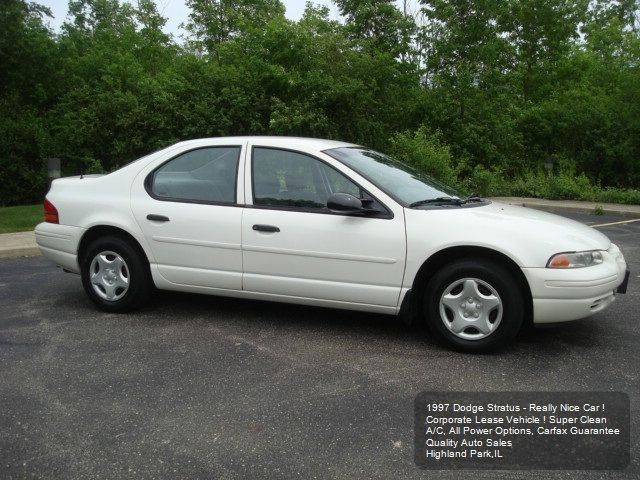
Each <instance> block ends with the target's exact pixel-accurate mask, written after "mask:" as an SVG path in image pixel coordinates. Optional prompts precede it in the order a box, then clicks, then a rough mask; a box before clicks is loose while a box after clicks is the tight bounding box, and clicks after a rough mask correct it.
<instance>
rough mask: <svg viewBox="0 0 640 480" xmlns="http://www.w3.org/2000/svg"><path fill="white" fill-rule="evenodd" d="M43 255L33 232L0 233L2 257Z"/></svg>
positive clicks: (0, 253) (0, 256)
mask: <svg viewBox="0 0 640 480" xmlns="http://www.w3.org/2000/svg"><path fill="white" fill-rule="evenodd" d="M38 255H41V253H40V249H39V248H38V245H37V244H36V236H35V234H34V233H33V232H17V233H2V234H0V258H16V257H35V256H38Z"/></svg>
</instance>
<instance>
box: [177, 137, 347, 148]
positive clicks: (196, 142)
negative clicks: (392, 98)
mask: <svg viewBox="0 0 640 480" xmlns="http://www.w3.org/2000/svg"><path fill="white" fill-rule="evenodd" d="M247 141H250V142H251V143H253V144H254V145H263V146H265V147H281V148H291V149H296V148H302V149H310V150H316V151H320V150H327V149H329V148H339V147H355V146H357V145H355V144H353V143H348V142H341V141H339V140H326V139H322V138H307V137H284V136H242V137H240V136H237V137H210V138H198V139H193V140H186V141H184V142H179V143H178V144H176V145H180V146H189V145H193V146H200V145H205V144H206V145H224V144H226V145H229V144H243V143H245V142H247Z"/></svg>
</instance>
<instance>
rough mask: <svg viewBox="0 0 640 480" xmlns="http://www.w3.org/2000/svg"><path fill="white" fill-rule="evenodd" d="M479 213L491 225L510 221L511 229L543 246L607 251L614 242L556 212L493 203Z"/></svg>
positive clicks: (479, 209)
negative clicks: (541, 242)
mask: <svg viewBox="0 0 640 480" xmlns="http://www.w3.org/2000/svg"><path fill="white" fill-rule="evenodd" d="M477 213H478V214H479V215H481V216H482V217H484V218H485V219H486V220H487V221H489V222H491V223H504V222H508V223H509V225H510V227H511V229H513V230H515V231H517V232H520V234H524V235H526V236H527V237H528V238H531V237H534V238H538V239H540V240H541V241H543V242H544V243H548V244H549V245H552V246H555V247H557V246H558V245H564V246H565V247H568V248H570V249H575V250H576V251H579V250H607V249H608V248H609V246H610V245H611V241H610V240H609V239H608V238H607V237H606V235H604V234H602V233H601V232H599V231H598V230H595V229H594V228H592V227H589V226H587V225H584V224H583V223H580V222H577V221H575V220H571V219H570V218H567V217H562V216H560V215H555V214H553V213H548V212H542V211H540V210H534V209H532V208H526V207H519V206H516V205H507V204H504V203H499V202H493V203H491V204H489V205H487V206H486V207H480V208H478V209H477Z"/></svg>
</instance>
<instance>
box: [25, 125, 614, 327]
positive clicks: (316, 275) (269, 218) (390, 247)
mask: <svg viewBox="0 0 640 480" xmlns="http://www.w3.org/2000/svg"><path fill="white" fill-rule="evenodd" d="M221 145H227V146H228V145H240V146H241V148H242V150H241V153H240V164H239V168H238V176H237V185H236V203H237V205H234V206H228V205H207V204H198V203H182V202H169V201H164V200H156V199H154V198H152V197H151V196H150V195H149V194H148V193H147V191H146V190H145V187H144V181H145V178H146V177H147V175H148V174H149V173H150V172H152V171H153V170H154V169H155V168H156V167H158V166H159V165H161V164H163V163H164V162H165V161H167V160H169V159H171V158H173V157H174V156H176V155H178V154H180V153H183V152H186V151H188V150H191V149H194V148H198V147H204V146H221ZM253 146H265V147H269V146H271V147H281V148H287V149H292V150H296V151H299V152H302V153H307V154H310V155H313V156H315V157H317V158H320V159H321V160H323V161H324V162H326V163H327V164H329V165H331V166H333V167H334V168H336V169H337V170H339V171H341V172H343V173H344V174H346V175H347V176H348V177H349V178H350V179H352V180H353V181H354V182H356V183H357V184H359V185H360V186H362V187H363V188H365V189H366V190H367V191H369V192H370V193H371V194H372V195H373V196H375V197H376V198H377V199H378V200H379V201H380V202H382V203H383V204H384V205H385V206H386V207H387V208H388V209H389V210H390V212H391V213H392V218H370V217H355V216H343V215H327V214H319V213H308V212H302V211H283V210H273V209H266V208H252V207H254V206H253V205H252V198H253V195H252V182H251V154H250V152H251V148H252V147H253ZM344 146H352V145H351V144H347V143H343V142H335V141H328V140H318V139H304V138H290V137H227V138H211V139H200V140H191V141H187V142H181V143H178V144H176V145H173V146H171V147H168V148H166V149H164V150H161V151H159V152H156V153H153V154H151V155H148V156H146V157H143V158H141V159H139V160H138V161H136V162H133V163H131V164H129V165H127V166H125V167H123V168H121V169H120V170H117V171H115V172H113V173H111V174H108V175H104V176H92V175H86V176H84V177H68V178H63V179H59V180H55V181H54V182H53V184H52V187H51V190H50V191H49V193H48V194H47V198H48V199H49V200H50V201H51V202H52V203H53V204H54V205H55V206H56V208H57V210H58V212H59V219H60V224H51V223H41V224H39V225H38V226H37V227H36V232H35V233H36V241H37V243H38V245H39V246H40V249H41V250H42V253H43V255H45V256H46V257H47V258H49V259H51V260H52V261H53V262H55V263H56V264H58V265H60V266H61V267H63V268H64V269H66V270H68V271H71V272H76V273H79V265H78V248H79V245H80V241H81V239H82V237H83V235H84V234H85V233H86V232H87V231H88V230H89V229H91V228H92V227H96V226H100V225H106V226H113V227H117V228H119V229H122V230H124V231H126V232H127V233H129V234H130V235H131V236H132V237H133V238H134V239H135V240H136V241H137V242H138V243H139V245H140V247H141V248H142V249H143V251H144V253H145V254H146V257H147V259H148V261H149V264H150V267H151V273H152V277H153V281H154V283H155V285H156V286H157V287H158V288H160V289H167V290H179V291H186V292H196V293H208V294H215V295H226V296H234V297H244V298H257V299H266V300H275V301H284V302H291V303H302V304H309V305H320V306H326V307H337V308H346V309H353V310H363V311H371V312H380V313H387V314H398V313H399V312H400V307H401V305H402V301H403V298H404V296H405V294H406V293H407V291H409V290H410V289H411V288H412V285H413V282H414V280H415V278H416V275H417V274H418V271H419V270H420V268H421V266H422V265H423V264H424V263H425V262H426V261H427V260H428V259H429V258H430V257H431V256H432V255H434V254H436V253H438V252H440V251H442V250H444V249H446V248H450V247H460V246H474V247H482V248H487V249H491V250H494V251H496V252H500V253H501V254H504V255H506V256H507V257H509V258H510V259H511V260H512V261H513V262H514V263H515V264H516V265H517V266H518V267H519V268H521V270H522V272H523V274H524V276H525V278H526V280H527V282H528V286H529V288H530V291H531V296H532V300H533V320H534V322H537V323H547V322H559V321H566V320H575V319H578V318H583V317H586V316H588V315H591V314H593V313H596V312H598V311H601V310H602V309H603V308H606V306H608V305H609V304H610V303H611V302H612V301H613V299H614V296H615V294H614V291H615V289H616V287H617V286H618V285H620V284H621V283H622V281H623V279H624V273H625V269H626V263H625V261H624V257H623V256H622V254H621V252H620V250H619V249H618V248H617V247H616V246H615V245H612V244H611V242H610V241H609V239H608V238H607V237H606V236H604V235H603V234H602V233H600V232H598V231H596V230H594V229H592V228H590V227H587V226H585V225H582V224H580V223H578V222H574V221H571V220H568V219H566V218H563V217H560V216H557V215H552V214H549V213H543V212H539V211H536V210H531V209H527V208H522V207H514V206H508V205H503V204H500V203H492V204H489V205H485V206H479V207H475V208H456V209H426V210H423V209H413V208H405V207H403V206H402V205H400V204H399V203H397V202H396V201H395V200H394V199H393V198H391V197H390V196H388V195H387V194H386V193H385V192H383V191H382V190H380V189H379V188H378V187H377V186H376V185H374V184H373V183H371V182H369V181H368V180H367V179H366V178H364V177H362V176H361V175H359V174H358V173H356V172H355V171H353V170H351V169H350V168H348V167H347V166H345V165H344V164H342V163H341V162H340V161H338V160H336V159H334V158H332V157H331V156H329V155H327V154H325V153H324V152H323V150H326V149H330V148H336V147H344ZM148 214H160V215H165V216H167V217H169V218H170V219H171V221H170V222H165V223H160V222H154V221H149V220H147V218H146V216H147V215H148ZM255 224H273V225H278V227H279V228H280V232H278V233H269V232H259V231H255V230H253V229H252V226H253V225H255ZM584 250H601V251H603V260H604V261H603V263H602V264H601V265H597V266H592V267H586V268H578V269H565V270H554V269H549V268H545V267H546V263H547V261H548V260H549V258H550V257H551V256H552V255H554V254H556V253H559V252H568V251H584Z"/></svg>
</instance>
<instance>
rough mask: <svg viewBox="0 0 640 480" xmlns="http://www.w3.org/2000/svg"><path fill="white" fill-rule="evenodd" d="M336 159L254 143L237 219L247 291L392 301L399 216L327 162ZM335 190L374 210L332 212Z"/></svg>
mask: <svg viewBox="0 0 640 480" xmlns="http://www.w3.org/2000/svg"><path fill="white" fill-rule="evenodd" d="M332 162H336V161H335V160H329V159H328V158H327V159H323V160H321V159H320V158H317V157H314V156H310V155H307V154H303V153H300V152H293V151H288V150H282V149H277V148H267V147H259V146H254V147H253V148H252V155H251V162H250V168H249V169H248V172H247V174H248V175H252V177H251V188H249V189H247V190H248V191H247V194H246V197H247V198H246V201H247V204H248V205H247V207H246V208H245V211H244V215H243V220H242V251H243V254H242V255H243V263H244V266H243V269H244V276H243V288H244V290H247V291H251V292H260V293H269V294H275V295H283V296H289V297H300V298H312V299H321V300H329V301H332V302H348V303H360V304H364V305H378V306H386V307H395V306H397V304H398V298H399V294H400V288H401V284H402V277H403V273H404V259H405V253H406V240H405V229H404V216H403V215H402V212H401V211H400V214H398V212H396V214H395V215H394V214H393V212H392V211H391V210H389V209H387V208H386V207H385V206H384V205H382V204H381V203H380V202H379V201H378V200H376V199H375V198H373V197H372V196H371V195H370V194H369V192H366V191H365V190H364V189H363V188H361V187H360V186H359V185H357V184H356V183H355V182H354V181H352V180H350V179H349V178H348V177H347V176H346V175H345V174H343V173H342V172H340V171H339V170H338V169H337V168H335V167H334V166H332V165H331V163H332ZM336 192H342V193H350V194H352V195H355V196H358V197H360V198H362V197H365V198H368V199H369V201H370V203H372V204H373V206H374V207H375V208H377V209H378V210H380V212H381V213H380V214H379V215H376V216H366V217H363V216H348V215H341V214H335V213H332V212H330V211H329V210H328V209H327V208H326V202H327V198H328V197H329V196H330V195H331V194H332V193H336Z"/></svg>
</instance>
